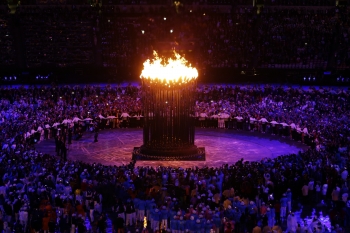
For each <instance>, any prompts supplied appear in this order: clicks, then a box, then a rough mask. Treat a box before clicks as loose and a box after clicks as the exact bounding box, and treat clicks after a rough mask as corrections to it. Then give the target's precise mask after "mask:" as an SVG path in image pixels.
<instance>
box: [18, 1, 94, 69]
mask: <svg viewBox="0 0 350 233" xmlns="http://www.w3.org/2000/svg"><path fill="white" fill-rule="evenodd" d="M91 10H92V9H91V7H81V8H74V7H73V8H70V7H69V8H68V7H67V8H66V7H49V8H38V7H23V8H20V9H19V10H18V12H17V14H18V17H19V18H20V21H21V28H22V30H23V35H24V38H25V39H24V46H25V53H24V54H26V62H27V67H42V66H51V67H66V66H77V65H81V64H93V63H94V59H93V19H92V16H91Z"/></svg>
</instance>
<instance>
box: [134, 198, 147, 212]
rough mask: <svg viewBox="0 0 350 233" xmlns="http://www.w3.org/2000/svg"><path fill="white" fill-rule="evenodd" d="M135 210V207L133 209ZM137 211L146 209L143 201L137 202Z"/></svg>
mask: <svg viewBox="0 0 350 233" xmlns="http://www.w3.org/2000/svg"><path fill="white" fill-rule="evenodd" d="M135 208H136V207H135ZM138 209H139V210H145V209H146V201H144V200H139V201H138Z"/></svg>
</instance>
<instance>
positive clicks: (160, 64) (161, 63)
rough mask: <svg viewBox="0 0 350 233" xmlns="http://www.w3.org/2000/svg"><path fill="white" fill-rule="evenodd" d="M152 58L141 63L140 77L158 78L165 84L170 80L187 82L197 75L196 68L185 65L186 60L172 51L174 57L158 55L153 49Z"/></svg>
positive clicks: (151, 79)
mask: <svg viewBox="0 0 350 233" xmlns="http://www.w3.org/2000/svg"><path fill="white" fill-rule="evenodd" d="M153 56H154V59H152V60H150V59H147V60H146V61H145V62H144V63H143V70H142V73H141V75H140V78H142V79H149V80H150V81H154V80H157V79H158V80H160V81H165V83H166V84H170V83H171V82H173V83H174V82H175V83H180V84H181V83H187V82H189V81H191V80H194V79H196V78H197V77H198V71H197V69H196V68H194V67H191V64H189V65H187V63H188V61H187V60H186V59H185V58H184V57H181V56H180V55H179V54H178V53H176V52H175V51H174V56H175V59H173V58H168V60H166V59H165V58H160V57H158V54H157V52H156V51H153Z"/></svg>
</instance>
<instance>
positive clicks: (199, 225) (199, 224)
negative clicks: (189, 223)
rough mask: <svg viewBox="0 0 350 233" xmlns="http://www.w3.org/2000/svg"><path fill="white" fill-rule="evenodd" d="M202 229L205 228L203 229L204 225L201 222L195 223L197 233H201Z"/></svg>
mask: <svg viewBox="0 0 350 233" xmlns="http://www.w3.org/2000/svg"><path fill="white" fill-rule="evenodd" d="M201 229H203V227H202V223H201V222H199V223H197V222H196V223H195V231H196V232H197V233H200V232H201Z"/></svg>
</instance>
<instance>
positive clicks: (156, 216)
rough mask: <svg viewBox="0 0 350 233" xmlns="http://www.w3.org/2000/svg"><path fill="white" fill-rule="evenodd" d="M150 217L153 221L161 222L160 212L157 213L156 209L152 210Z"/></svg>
mask: <svg viewBox="0 0 350 233" xmlns="http://www.w3.org/2000/svg"><path fill="white" fill-rule="evenodd" d="M150 217H151V219H153V220H154V221H160V220H161V217H160V212H159V211H158V212H157V211H155V209H152V210H151V213H150Z"/></svg>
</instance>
